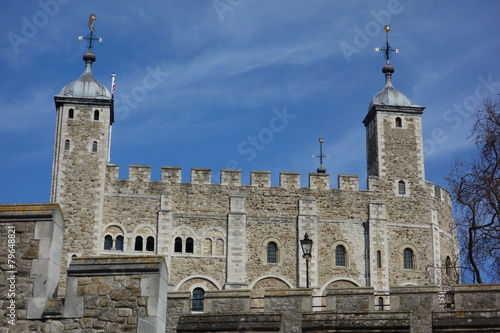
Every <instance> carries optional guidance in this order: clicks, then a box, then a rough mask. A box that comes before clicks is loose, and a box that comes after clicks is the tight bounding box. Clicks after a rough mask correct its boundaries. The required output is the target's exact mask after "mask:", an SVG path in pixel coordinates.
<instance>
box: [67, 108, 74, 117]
mask: <svg viewBox="0 0 500 333" xmlns="http://www.w3.org/2000/svg"><path fill="white" fill-rule="evenodd" d="M74 117H75V110H73V109H69V110H68V118H69V119H73V118H74Z"/></svg>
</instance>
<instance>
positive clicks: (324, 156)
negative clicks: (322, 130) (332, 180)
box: [312, 138, 330, 173]
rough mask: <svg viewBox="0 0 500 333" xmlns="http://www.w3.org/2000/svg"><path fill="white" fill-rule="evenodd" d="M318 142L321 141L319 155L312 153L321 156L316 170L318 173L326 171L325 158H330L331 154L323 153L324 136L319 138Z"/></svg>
mask: <svg viewBox="0 0 500 333" xmlns="http://www.w3.org/2000/svg"><path fill="white" fill-rule="evenodd" d="M318 142H319V155H312V157H317V158H319V168H318V169H317V170H316V171H317V172H318V173H326V169H325V167H324V166H323V159H324V158H329V157H330V156H327V155H325V154H323V142H325V140H323V138H319V139H318Z"/></svg>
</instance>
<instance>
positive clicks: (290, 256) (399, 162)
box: [0, 44, 500, 332]
mask: <svg viewBox="0 0 500 333" xmlns="http://www.w3.org/2000/svg"><path fill="white" fill-rule="evenodd" d="M386 47H387V49H386V51H387V52H386V53H387V57H386V60H387V63H386V65H385V66H384V67H383V73H384V75H385V86H384V87H383V89H382V90H381V91H380V92H379V93H377V94H376V95H375V97H373V99H372V100H371V101H370V100H367V104H369V107H368V112H367V115H366V117H365V118H364V120H363V123H364V125H365V127H366V152H367V173H368V180H367V189H366V190H362V189H360V187H359V179H358V177H357V176H356V175H339V176H338V187H337V188H332V187H331V179H330V175H329V174H327V173H325V172H324V170H323V169H321V168H320V169H318V172H317V173H311V174H309V175H308V177H309V186H308V187H305V188H304V187H301V186H300V174H299V173H295V172H281V173H280V184H279V186H271V175H270V172H267V171H251V172H250V184H248V185H244V184H242V173H241V171H240V170H221V177H220V182H219V183H212V175H211V170H210V169H203V168H193V169H191V180H190V182H189V183H185V182H182V181H181V173H182V170H181V169H180V168H178V167H162V170H161V179H160V180H159V181H152V180H151V169H150V167H149V166H145V165H132V166H130V167H129V176H128V179H120V178H119V177H118V169H119V166H118V165H115V164H109V163H108V156H109V151H110V135H111V134H110V133H111V125H112V124H113V122H114V103H113V98H112V96H111V94H110V92H109V91H108V89H106V88H105V87H104V86H103V85H102V84H100V83H99V82H97V81H96V80H95V78H94V77H93V75H92V64H93V62H94V61H95V60H96V57H95V55H94V54H93V53H92V49H91V48H89V52H87V53H86V54H85V55H84V56H83V60H84V62H85V71H84V73H83V74H82V76H81V77H80V78H78V79H77V80H76V81H74V82H72V83H69V84H68V85H66V86H65V87H63V88H62V90H61V92H60V93H59V94H58V95H56V96H55V105H56V133H55V146H54V159H53V172H52V189H51V203H50V204H34V205H3V206H0V226H1V227H2V230H3V231H5V232H4V233H3V234H2V235H7V230H8V228H9V227H10V228H14V227H15V232H16V237H17V238H16V241H17V244H18V254H17V260H18V266H19V269H18V272H17V274H18V275H17V283H18V286H22V287H21V288H18V289H19V291H18V296H19V297H20V299H19V301H18V302H17V305H18V307H17V308H16V311H17V312H16V316H17V317H16V320H17V322H16V323H17V325H15V327H17V329H18V331H19V332H24V331H25V332H28V331H43V332H50V331H54V332H56V331H60V332H62V331H67V332H94V331H95V332H122V331H123V332H125V331H138V332H165V331H167V332H176V331H177V332H212V331H214V332H215V331H224V332H236V331H244V330H245V331H259V332H272V331H283V332H300V331H308V332H326V331H329V332H380V331H381V330H384V332H444V331H446V332H448V331H449V330H447V329H450V328H453V327H455V328H457V329H458V330H452V331H456V332H462V331H461V329H463V327H465V326H467V325H469V326H470V327H476V328H477V327H480V325H483V326H484V325H487V326H488V327H496V329H498V330H497V331H495V332H500V324H499V321H498V318H500V314H499V312H498V309H499V307H500V293H499V291H500V288H499V286H496V285H488V286H483V287H477V286H475V287H472V286H468V287H467V286H459V285H457V284H458V283H459V280H460V275H459V270H458V268H457V267H458V266H459V264H458V263H459V250H458V246H459V244H458V240H457V237H456V231H455V222H454V220H453V218H452V210H451V198H450V195H449V193H448V192H447V191H446V190H444V189H443V188H441V187H439V186H435V185H433V184H432V183H430V182H428V181H426V180H425V174H424V158H423V156H424V154H423V145H422V113H423V110H424V107H423V106H419V105H415V104H413V103H411V102H410V100H409V99H408V98H407V97H406V96H405V95H403V94H402V93H401V92H399V91H398V90H396V89H395V88H394V87H393V85H392V74H393V72H394V67H393V66H392V65H391V64H390V62H389V57H388V54H389V51H390V50H391V49H390V46H389V44H387V46H386ZM306 235H307V236H306ZM304 238H308V239H310V240H312V246H311V250H310V254H309V256H307V255H305V256H304V255H303V250H302V248H301V241H303V240H304ZM4 241H5V242H4ZM7 241H8V240H7V238H5V239H3V238H2V250H3V249H5V248H7ZM4 243H5V244H4ZM2 260H4V259H3V257H2ZM2 264H4V263H3V262H2ZM2 270H3V271H4V273H5V274H7V273H8V269H7V268H6V267H5V265H3V266H2ZM8 285H9V282H8V281H7V282H5V283H3V284H2V287H4V286H5V288H7V289H8ZM2 302H3V303H2V304H3V306H2V310H1V311H3V316H2V319H4V318H7V319H8V316H7V315H8V314H9V309H8V305H9V304H10V303H9V300H8V299H7V297H3V298H2ZM464 309H467V311H469V312H467V313H466V314H464V312H463V310H464ZM459 310H460V311H462V312H461V313H462V315H458V314H457V313H458V311H459ZM472 310H474V311H476V312H474V311H472ZM11 312H12V311H11ZM457 325H458V326H457ZM464 325H465V326H464ZM474 325H475V326H474ZM478 325H479V326H478ZM495 325H496V326H495ZM469 326H467V327H469ZM6 327H8V325H6ZM23 327H24V328H26V329H27V330H24V331H23V329H24V328H23ZM485 327H486V326H485ZM11 329H14V327H12V328H11ZM440 329H443V330H440ZM476 331H479V330H476ZM0 332H3V331H2V329H1V328H0ZM491 332H493V330H491Z"/></svg>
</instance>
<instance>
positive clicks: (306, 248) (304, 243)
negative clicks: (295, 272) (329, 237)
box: [300, 232, 313, 288]
mask: <svg viewBox="0 0 500 333" xmlns="http://www.w3.org/2000/svg"><path fill="white" fill-rule="evenodd" d="M312 245H313V241H312V239H309V236H308V235H307V232H306V234H305V236H304V239H301V240H300V246H301V247H302V253H303V255H302V256H303V257H304V258H306V287H307V288H309V259H310V258H311V249H312Z"/></svg>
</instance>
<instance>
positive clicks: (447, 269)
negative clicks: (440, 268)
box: [446, 256, 451, 275]
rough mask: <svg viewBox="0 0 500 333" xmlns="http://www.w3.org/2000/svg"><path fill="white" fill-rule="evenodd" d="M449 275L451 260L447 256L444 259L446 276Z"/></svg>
mask: <svg viewBox="0 0 500 333" xmlns="http://www.w3.org/2000/svg"><path fill="white" fill-rule="evenodd" d="M450 274H451V258H450V257H449V256H448V257H446V275H450Z"/></svg>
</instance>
